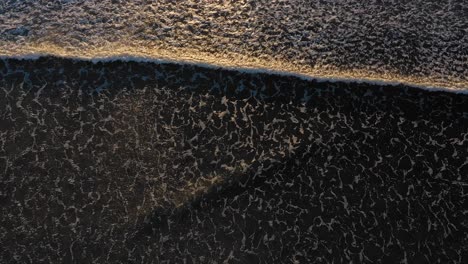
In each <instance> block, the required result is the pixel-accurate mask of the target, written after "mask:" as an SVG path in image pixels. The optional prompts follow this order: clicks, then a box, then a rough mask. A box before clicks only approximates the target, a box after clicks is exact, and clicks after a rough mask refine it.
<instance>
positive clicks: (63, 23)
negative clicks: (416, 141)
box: [0, 0, 468, 90]
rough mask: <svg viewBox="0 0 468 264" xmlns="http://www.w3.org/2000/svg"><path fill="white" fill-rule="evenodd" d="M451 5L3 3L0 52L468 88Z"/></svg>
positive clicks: (458, 16)
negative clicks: (172, 62)
mask: <svg viewBox="0 0 468 264" xmlns="http://www.w3.org/2000/svg"><path fill="white" fill-rule="evenodd" d="M467 12H468V11H467V5H466V3H465V1H463V0H453V1H419V0H418V1H393V0H392V1H387V0H379V1H377V0H375V1H371V0H367V1H335V0H333V1H331V0H330V1H300V0H294V1H292V0H291V1H284V0H274V1H247V0H243V1H214V0H213V1H208V0H207V1H193V0H184V1H169V0H165V1H147V0H136V1H117V0H104V1H92V0H77V1H58V0H57V1H2V3H1V4H0V55H5V56H14V57H21V56H25V55H28V54H29V55H30V54H52V55H59V56H63V57H78V58H97V57H115V56H117V57H119V56H120V57H122V56H133V57H135V56H136V57H142V58H150V59H169V60H179V61H184V62H187V61H190V62H198V63H207V64H210V65H218V66H225V67H248V68H264V69H269V70H276V71H285V72H292V73H297V74H304V75H307V76H311V77H323V78H347V79H351V80H379V81H388V82H403V83H406V84H413V85H419V86H426V87H439V88H448V89H452V90H454V89H458V90H460V89H466V88H467V87H468V85H467V76H468V66H467V61H468V54H467V50H468V37H467V36H468V34H467V32H466V29H467V28H468V18H467V17H468V16H467V15H466V14H467Z"/></svg>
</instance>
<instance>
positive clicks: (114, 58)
mask: <svg viewBox="0 0 468 264" xmlns="http://www.w3.org/2000/svg"><path fill="white" fill-rule="evenodd" d="M45 57H53V58H61V59H70V60H75V61H89V62H92V63H94V64H96V63H99V62H102V63H105V62H115V61H121V62H143V63H155V64H177V65H191V66H197V67H202V68H206V69H224V70H233V71H238V72H242V73H247V74H269V75H279V76H285V77H295V78H299V79H302V80H305V81H316V82H321V83H325V82H328V83H347V84H355V83H359V84H360V83H362V84H370V85H377V86H401V85H404V86H406V87H410V88H418V89H422V90H426V91H430V92H448V93H455V94H468V87H467V88H465V89H455V88H449V87H442V86H426V85H418V84H413V83H406V82H397V81H387V80H378V79H366V78H347V77H322V76H311V75H307V74H302V73H296V72H290V71H280V70H273V69H268V68H253V67H240V66H221V65H216V64H210V63H205V62H193V61H186V60H177V59H161V58H150V57H144V56H135V55H125V54H123V55H112V56H104V57H93V58H86V57H78V56H58V55H51V54H47V53H29V54H25V55H0V59H1V60H8V59H15V60H38V59H40V58H45Z"/></svg>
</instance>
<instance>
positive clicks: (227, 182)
mask: <svg viewBox="0 0 468 264" xmlns="http://www.w3.org/2000/svg"><path fill="white" fill-rule="evenodd" d="M467 153H468V95H466V94H465V95H464V94H454V93H444V92H430V91H425V90H421V89H415V88H410V87H406V86H402V85H400V86H378V85H371V84H345V83H323V82H322V83H319V82H315V81H305V80H301V79H298V78H294V77H285V76H282V77H281V76H274V75H267V74H247V73H241V72H236V71H227V70H221V69H218V70H216V69H205V68H199V67H197V66H189V65H174V64H153V63H138V62H106V63H102V62H101V63H96V64H93V63H91V62H86V61H73V60H68V59H58V58H53V57H48V58H40V59H37V60H14V59H4V60H1V61H0V176H1V178H0V180H1V183H0V204H1V206H0V248H2V250H1V252H0V262H1V263H351V262H352V263H466V262H468V235H467V234H468V220H467V219H468V216H467V214H468V154H467Z"/></svg>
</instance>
